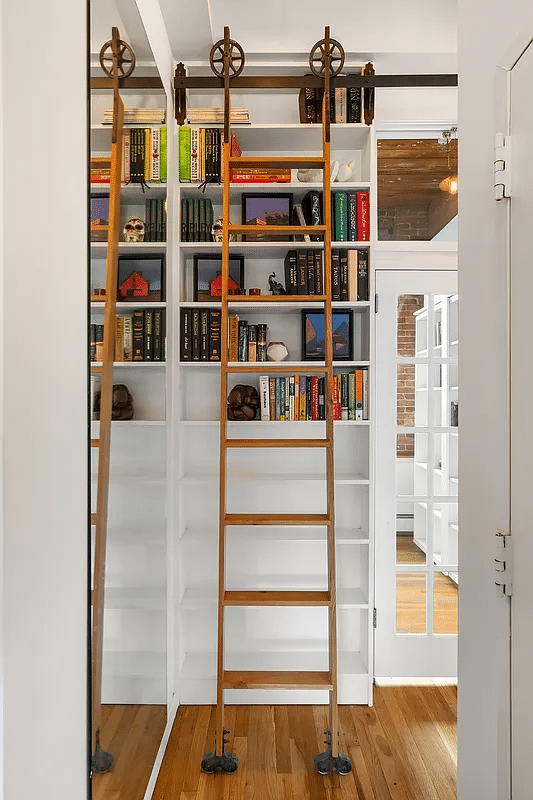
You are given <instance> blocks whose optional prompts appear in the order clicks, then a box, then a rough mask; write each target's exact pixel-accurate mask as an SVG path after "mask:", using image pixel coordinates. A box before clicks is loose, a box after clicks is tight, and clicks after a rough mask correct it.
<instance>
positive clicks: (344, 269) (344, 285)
mask: <svg viewBox="0 0 533 800" xmlns="http://www.w3.org/2000/svg"><path fill="white" fill-rule="evenodd" d="M339 272H340V295H341V301H346V300H348V251H347V250H341V251H340V253H339Z"/></svg>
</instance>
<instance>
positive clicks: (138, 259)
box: [117, 254, 165, 305]
mask: <svg viewBox="0 0 533 800" xmlns="http://www.w3.org/2000/svg"><path fill="white" fill-rule="evenodd" d="M164 299H165V257H164V256H163V255H156V256H151V255H141V254H138V255H137V254H136V255H131V256H126V255H124V256H119V259H118V285H117V302H119V303H136V304H137V305H139V304H142V303H158V302H162V301H164Z"/></svg>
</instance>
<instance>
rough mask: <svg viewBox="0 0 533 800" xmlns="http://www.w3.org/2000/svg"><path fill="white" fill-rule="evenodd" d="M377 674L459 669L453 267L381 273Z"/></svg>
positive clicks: (433, 674) (424, 673)
mask: <svg viewBox="0 0 533 800" xmlns="http://www.w3.org/2000/svg"><path fill="white" fill-rule="evenodd" d="M376 291H377V293H378V301H379V302H378V313H377V314H376V411H377V413H376V464H375V468H376V481H375V486H376V492H375V498H376V508H375V531H376V532H375V541H376V558H375V569H376V590H375V606H376V612H377V613H376V630H375V662H376V663H375V674H376V676H377V677H416V676H419V677H422V676H423V677H450V676H455V675H456V672H457V595H458V582H459V573H458V566H457V561H458V556H457V541H458V533H459V528H458V524H457V519H458V517H457V495H458V472H457V450H458V410H459V394H458V367H457V358H458V345H459V337H458V325H457V303H458V298H457V293H456V291H457V290H456V273H455V272H452V271H433V270H431V271H429V270H428V271H416V272H415V271H412V272H411V271H394V272H392V271H386V270H378V271H377V273H376Z"/></svg>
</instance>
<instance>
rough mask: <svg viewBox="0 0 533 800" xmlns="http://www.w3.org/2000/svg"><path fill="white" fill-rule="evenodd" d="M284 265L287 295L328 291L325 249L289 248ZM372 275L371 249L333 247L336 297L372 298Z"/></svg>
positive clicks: (360, 299) (342, 299)
mask: <svg viewBox="0 0 533 800" xmlns="http://www.w3.org/2000/svg"><path fill="white" fill-rule="evenodd" d="M284 266H285V288H286V290H287V294H295V295H323V294H324V280H323V272H324V270H323V256H322V251H321V250H288V251H287V255H286V256H285V261H284ZM368 275H369V271H368V250H367V249H358V250H355V249H354V250H348V249H346V250H345V249H338V248H333V249H332V251H331V299H332V300H340V301H348V302H353V303H356V302H358V301H362V300H368V299H369V288H368Z"/></svg>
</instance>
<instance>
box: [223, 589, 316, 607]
mask: <svg viewBox="0 0 533 800" xmlns="http://www.w3.org/2000/svg"><path fill="white" fill-rule="evenodd" d="M330 603H331V593H330V592H310V591H289V590H287V591H231V592H224V605H225V606H329V605H330Z"/></svg>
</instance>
